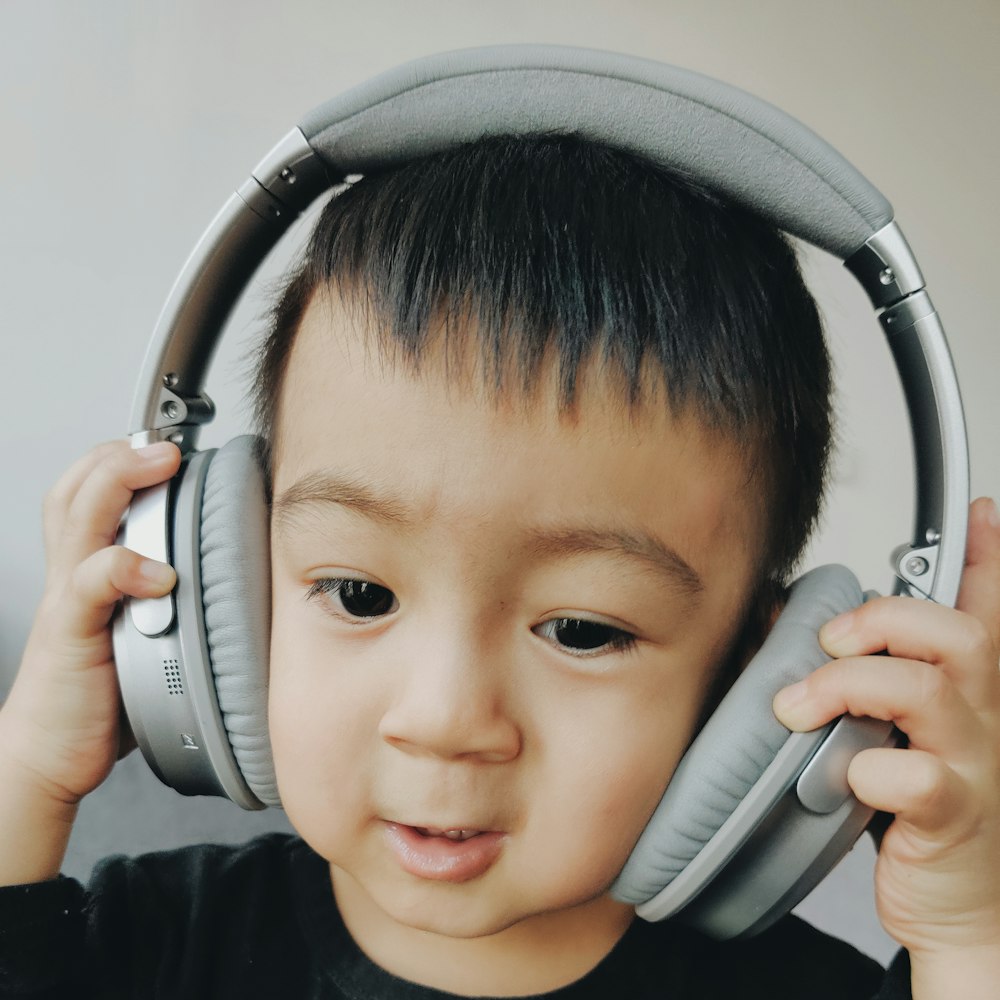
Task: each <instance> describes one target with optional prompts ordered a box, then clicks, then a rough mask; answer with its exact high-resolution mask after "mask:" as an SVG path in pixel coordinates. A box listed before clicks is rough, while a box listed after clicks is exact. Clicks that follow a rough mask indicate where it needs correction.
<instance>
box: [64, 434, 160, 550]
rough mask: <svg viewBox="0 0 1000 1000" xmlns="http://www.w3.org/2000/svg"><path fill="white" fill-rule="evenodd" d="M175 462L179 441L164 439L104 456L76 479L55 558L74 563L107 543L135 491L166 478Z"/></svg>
mask: <svg viewBox="0 0 1000 1000" xmlns="http://www.w3.org/2000/svg"><path fill="white" fill-rule="evenodd" d="M179 464H180V451H179V450H178V448H177V446H176V445H173V444H170V443H169V442H165V441H161V442H159V443H158V444H154V445H150V446H148V447H147V448H139V449H132V448H129V449H125V450H116V451H114V452H112V453H111V454H109V455H107V456H106V457H105V459H104V461H102V462H99V463H98V464H97V465H96V466H95V467H94V468H93V469H92V470H91V472H90V475H89V476H87V477H86V479H85V480H84V481H83V482H82V483H81V484H80V488H79V489H78V490H77V493H76V496H75V497H74V498H73V502H72V503H71V504H70V507H69V510H68V511H67V514H66V519H65V524H64V527H63V534H62V536H61V537H60V539H59V540H58V542H57V543H56V544H57V545H58V547H59V548H58V552H57V553H55V554H54V558H55V560H56V561H58V562H59V563H61V564H62V565H75V564H76V563H79V562H81V561H82V560H84V559H86V558H87V557H88V556H90V554H91V553H93V552H95V551H97V550H98V549H101V548H104V547H106V546H108V545H111V544H112V543H113V542H114V540H115V536H116V535H117V533H118V526H119V523H120V522H121V517H122V514H123V513H124V512H125V509H126V508H127V507H128V505H129V503H130V502H131V500H132V496H133V494H134V493H135V491H136V490H139V489H143V488H145V487H148V486H153V485H155V484H156V483H160V482H163V481H164V480H165V479H169V478H170V476H172V475H173V474H174V473H175V472H176V471H177V468H178V466H179Z"/></svg>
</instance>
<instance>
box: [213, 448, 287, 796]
mask: <svg viewBox="0 0 1000 1000" xmlns="http://www.w3.org/2000/svg"><path fill="white" fill-rule="evenodd" d="M201 583H202V601H203V604H204V610H205V633H206V638H207V640H208V651H209V656H210V658H211V661H212V673H213V675H214V677H215V687H216V691H217V693H218V698H219V708H220V710H221V712H222V719H223V724H224V726H225V729H226V732H227V734H228V735H229V743H230V745H231V746H232V749H233V754H234V756H235V757H236V762H237V764H238V765H239V768H240V770H241V772H242V773H243V777H244V779H245V780H246V783H247V784H248V785H249V786H250V790H251V791H252V792H253V793H254V795H256V796H257V798H259V799H260V801H261V802H263V803H264V804H265V805H270V806H277V805H280V804H281V801H280V799H279V798H278V787H277V783H276V781H275V777H274V762H273V760H272V757H271V742H270V739H269V738H268V731H267V683H268V664H269V646H270V637H271V560H270V549H269V533H268V515H267V503H266V500H265V495H264V481H263V475H262V473H261V471H260V466H259V464H258V462H257V457H256V454H255V450H254V438H252V437H250V436H249V435H244V436H242V437H238V438H234V439H233V440H232V441H230V442H229V443H228V444H226V445H224V446H223V447H222V448H220V449H219V450H218V451H217V452H216V453H215V454H214V455H213V457H212V461H211V464H210V465H209V468H208V473H207V475H206V478H205V492H204V496H203V499H202V508H201Z"/></svg>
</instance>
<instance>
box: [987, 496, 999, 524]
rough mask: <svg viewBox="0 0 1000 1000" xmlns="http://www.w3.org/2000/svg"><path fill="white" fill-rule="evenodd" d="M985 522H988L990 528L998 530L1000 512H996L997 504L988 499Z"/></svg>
mask: <svg viewBox="0 0 1000 1000" xmlns="http://www.w3.org/2000/svg"><path fill="white" fill-rule="evenodd" d="M986 520H987V521H989V522H990V527H991V528H1000V511H998V510H997V502H996V500H994V499H992V498H991V499H990V502H989V503H988V504H987V506H986Z"/></svg>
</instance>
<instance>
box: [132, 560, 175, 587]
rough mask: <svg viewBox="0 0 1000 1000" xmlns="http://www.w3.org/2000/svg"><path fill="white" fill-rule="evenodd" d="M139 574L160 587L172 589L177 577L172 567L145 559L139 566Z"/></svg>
mask: <svg viewBox="0 0 1000 1000" xmlns="http://www.w3.org/2000/svg"><path fill="white" fill-rule="evenodd" d="M139 572H140V573H141V574H142V575H143V576H144V577H145V578H146V579H147V580H149V582H150V583H155V584H156V585H157V586H158V587H172V586H173V585H174V580H175V579H176V576H177V575H176V573H174V569H173V567H172V566H168V565H167V564H166V563H161V562H157V561H156V560H155V559H143V561H142V562H141V563H140V564H139Z"/></svg>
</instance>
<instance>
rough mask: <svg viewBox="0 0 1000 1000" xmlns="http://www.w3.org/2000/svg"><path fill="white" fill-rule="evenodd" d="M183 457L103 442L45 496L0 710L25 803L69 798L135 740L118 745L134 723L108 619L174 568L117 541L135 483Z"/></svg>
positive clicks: (2, 755) (0, 766) (2, 747)
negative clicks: (27, 609)
mask: <svg viewBox="0 0 1000 1000" xmlns="http://www.w3.org/2000/svg"><path fill="white" fill-rule="evenodd" d="M179 464H180V452H179V450H178V449H177V447H176V446H175V445H173V444H170V443H168V442H163V443H160V444H156V445H152V446H150V447H148V448H144V449H139V450H135V449H132V448H130V447H129V445H128V443H127V442H126V441H115V442H109V443H107V444H103V445H100V446H99V447H97V448H95V449H94V450H93V451H91V452H89V453H88V454H87V455H85V456H84V457H83V458H81V459H80V460H79V461H78V462H77V463H76V464H75V465H73V466H72V467H71V468H70V469H69V470H68V471H67V472H66V473H65V475H63V477H62V478H61V479H60V480H59V482H58V483H57V484H56V485H55V487H54V488H53V489H52V490H51V492H50V493H49V494H48V496H47V497H46V499H45V506H44V529H45V551H46V584H45V591H44V594H43V596H42V600H41V603H40V605H39V608H38V612H37V615H36V617H35V621H34V624H33V626H32V630H31V634H30V636H29V637H28V643H27V646H26V648H25V653H24V659H23V660H22V662H21V668H20V671H19V673H18V676H17V679H16V681H15V683H14V686H13V688H12V690H11V693H10V697H9V698H8V699H7V702H6V703H5V704H4V706H3V709H2V711H0V774H2V776H3V781H4V782H6V783H7V785H8V787H17V789H18V790H19V793H20V795H21V796H22V799H21V800H18V801H21V802H22V804H23V803H26V802H28V801H30V802H32V803H35V804H38V803H39V802H43V801H49V802H50V803H51V805H52V806H53V807H55V806H58V805H63V806H66V807H70V808H72V807H75V805H76V803H78V802H79V801H80V799H82V798H83V796H85V795H86V794H87V793H88V792H91V791H93V789H95V788H96V787H97V786H98V785H99V784H100V783H101V782H102V781H103V780H104V778H105V777H107V775H108V773H109V772H110V770H111V768H112V766H113V765H114V762H115V760H116V758H118V757H119V756H121V755H122V754H123V753H124V752H127V751H128V750H129V749H131V745H120V744H128V743H129V742H130V741H131V735H130V734H129V735H128V736H126V737H124V739H123V738H122V737H121V736H120V729H119V716H120V699H119V692H118V681H117V677H116V674H115V667H114V663H113V659H112V648H111V634H110V628H109V622H110V620H111V616H112V614H113V612H114V608H115V604H116V603H117V602H118V600H119V599H120V598H121V597H122V596H123V595H129V596H133V597H155V596H160V595H162V594H165V593H167V592H169V591H170V589H171V588H172V587H173V585H174V582H175V579H176V578H175V575H174V571H173V570H172V569H171V568H170V567H169V566H167V565H165V564H163V563H157V562H151V561H149V560H145V559H143V558H142V557H140V556H139V555H137V554H136V553H134V552H132V551H130V550H128V549H125V548H122V547H121V546H117V545H115V544H114V541H115V535H116V534H117V531H118V526H119V522H120V520H121V516H122V514H123V513H124V511H125V509H126V507H127V506H128V504H129V502H130V500H131V499H132V494H133V492H134V491H135V490H138V489H142V488H144V487H147V486H152V485H154V484H156V483H159V482H162V481H164V480H166V479H169V478H170V477H171V476H172V475H173V474H174V473H175V472H176V471H177V469H178V466H179ZM132 745H134V744H132ZM26 808H27V807H26ZM0 811H2V810H0Z"/></svg>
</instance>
